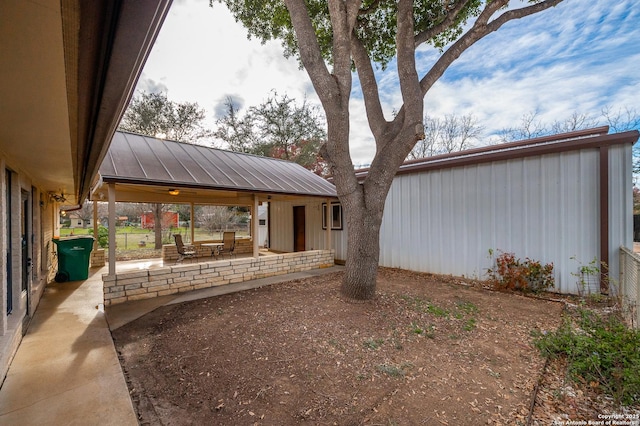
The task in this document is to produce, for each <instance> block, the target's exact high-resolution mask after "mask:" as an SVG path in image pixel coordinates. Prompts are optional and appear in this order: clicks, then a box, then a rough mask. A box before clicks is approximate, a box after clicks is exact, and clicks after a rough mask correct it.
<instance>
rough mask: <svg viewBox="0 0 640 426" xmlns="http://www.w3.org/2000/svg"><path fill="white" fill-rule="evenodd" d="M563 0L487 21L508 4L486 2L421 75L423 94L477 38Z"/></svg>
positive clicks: (537, 5)
mask: <svg viewBox="0 0 640 426" xmlns="http://www.w3.org/2000/svg"><path fill="white" fill-rule="evenodd" d="M562 1H563V0H545V1H542V2H540V3H537V4H534V5H531V6H527V7H523V8H520V9H516V10H510V11H507V12H505V13H503V14H502V15H500V16H499V17H498V18H496V19H495V20H493V21H491V22H490V23H488V22H489V19H490V18H491V16H493V14H494V13H495V12H497V11H498V10H499V9H500V8H502V7H503V6H504V5H506V4H508V0H500V1H492V2H490V3H488V4H487V5H486V6H485V8H484V10H483V11H482V12H481V13H480V16H479V17H478V19H477V20H476V22H475V23H474V25H473V27H472V28H471V29H470V30H469V31H467V32H466V33H465V34H464V35H463V36H462V37H461V38H460V39H458V41H456V42H455V43H453V45H451V47H449V49H447V51H446V52H444V54H443V55H442V56H441V57H440V59H438V61H437V62H436V63H435V65H434V66H433V67H432V68H431V70H430V71H429V72H428V73H427V74H426V75H425V76H424V77H422V80H421V81H420V89H421V92H422V95H423V96H424V95H425V94H426V93H427V92H428V91H429V90H430V89H431V87H432V86H433V85H434V84H435V82H436V81H438V79H439V78H440V77H441V76H442V74H444V72H445V71H446V70H447V68H448V67H449V66H450V65H451V64H452V63H453V61H455V60H456V59H458V58H459V57H460V55H462V53H464V51H466V50H467V49H468V48H469V47H471V46H472V45H473V44H474V43H476V42H477V41H478V40H480V39H482V38H483V37H485V36H487V35H488V34H490V33H492V32H494V31H496V30H498V29H499V28H500V27H501V26H502V25H504V24H505V23H507V22H509V21H512V20H515V19H520V18H524V17H525V16H529V15H532V14H534V13H538V12H541V11H543V10H545V9H549V8H551V7H554V6H556V5H558V4H559V3H560V2H562Z"/></svg>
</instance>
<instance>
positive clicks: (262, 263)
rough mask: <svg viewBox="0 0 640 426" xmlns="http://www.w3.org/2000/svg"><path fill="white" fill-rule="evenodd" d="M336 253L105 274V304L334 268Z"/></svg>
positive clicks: (294, 255) (323, 251)
mask: <svg viewBox="0 0 640 426" xmlns="http://www.w3.org/2000/svg"><path fill="white" fill-rule="evenodd" d="M333 258H334V250H311V251H304V252H297V253H285V254H278V255H269V256H260V257H259V258H257V259H256V258H253V257H251V258H244V259H232V260H219V261H212V262H205V263H191V264H181V265H175V266H167V267H163V268H157V269H149V270H146V271H138V272H125V273H121V274H116V275H114V276H110V275H108V274H104V275H103V276H102V281H103V285H104V303H105V305H106V306H110V305H115V304H118V303H123V302H128V301H133V300H140V299H150V298H154V297H159V296H166V295H170V294H176V293H184V292H187V291H192V290H199V289H203V288H209V287H216V286H220V285H225V284H233V283H239V282H243V281H249V280H254V279H258V278H266V277H271V276H274V275H283V274H289V273H293V272H300V271H308V270H311V269H318V268H325V267H330V266H333Z"/></svg>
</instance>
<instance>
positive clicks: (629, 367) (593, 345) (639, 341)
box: [534, 310, 640, 405]
mask: <svg viewBox="0 0 640 426" xmlns="http://www.w3.org/2000/svg"><path fill="white" fill-rule="evenodd" d="M579 313H580V316H579V319H578V320H577V322H576V323H575V325H574V323H573V322H572V321H571V320H570V319H568V318H565V320H564V322H563V324H562V325H561V326H560V327H559V328H558V330H556V331H555V332H553V333H548V334H542V333H537V335H536V336H535V340H534V341H535V345H536V346H537V347H538V349H540V351H541V352H542V353H543V354H545V355H547V356H550V357H552V358H555V357H563V356H564V357H566V359H567V362H568V373H569V376H570V379H573V380H574V381H577V382H581V383H583V384H588V385H590V387H592V388H596V389H601V390H602V391H603V392H605V393H607V394H608V395H611V396H612V397H613V398H614V399H615V400H616V402H618V403H622V404H624V405H632V404H637V403H640V330H632V329H629V328H628V327H627V326H626V325H625V324H624V323H623V322H622V321H621V320H620V319H619V318H617V317H615V316H610V317H609V318H606V319H604V318H602V317H600V316H598V315H596V314H595V313H593V312H591V311H587V310H580V311H579Z"/></svg>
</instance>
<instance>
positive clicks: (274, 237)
mask: <svg viewBox="0 0 640 426" xmlns="http://www.w3.org/2000/svg"><path fill="white" fill-rule="evenodd" d="M332 201H334V202H335V200H332ZM326 202H327V200H324V199H322V198H317V197H316V198H313V197H309V198H301V199H297V200H295V201H271V210H270V216H269V223H270V227H271V228H270V241H269V243H270V245H269V248H270V249H272V250H275V251H281V252H291V251H293V207H294V206H304V207H305V245H306V250H325V249H326V247H325V245H326V231H325V230H324V229H322V206H323V203H326ZM341 233H342V231H335V230H334V231H331V246H332V248H333V249H335V250H336V259H341V258H340V257H339V254H338V253H339V251H346V240H345V242H344V243H343V242H342V240H341V239H340V235H341ZM343 245H344V249H343V248H342V246H343ZM339 249H340V250H339Z"/></svg>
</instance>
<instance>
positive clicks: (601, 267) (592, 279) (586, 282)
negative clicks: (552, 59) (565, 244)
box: [571, 256, 608, 296]
mask: <svg viewBox="0 0 640 426" xmlns="http://www.w3.org/2000/svg"><path fill="white" fill-rule="evenodd" d="M571 259H573V260H575V261H576V262H578V263H579V264H580V266H579V267H578V272H572V273H571V275H573V276H574V277H576V278H577V279H578V294H579V295H580V296H585V295H590V294H592V293H593V294H599V293H600V291H599V288H598V283H599V282H600V279H601V278H603V279H605V280H607V277H608V275H607V274H602V271H606V270H607V269H608V268H607V264H606V263H605V262H600V261H599V260H598V258H597V257H594V258H593V260H591V262H589V263H588V264H586V265H584V264H583V263H582V262H580V261H579V260H578V259H577V258H576V257H575V256H572V257H571ZM592 284H593V285H592ZM592 287H595V288H592ZM596 290H597V291H596Z"/></svg>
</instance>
